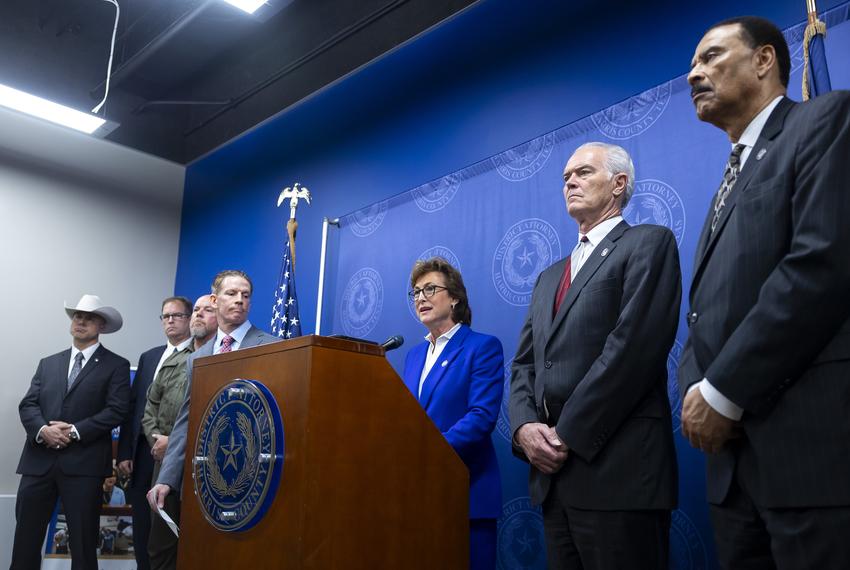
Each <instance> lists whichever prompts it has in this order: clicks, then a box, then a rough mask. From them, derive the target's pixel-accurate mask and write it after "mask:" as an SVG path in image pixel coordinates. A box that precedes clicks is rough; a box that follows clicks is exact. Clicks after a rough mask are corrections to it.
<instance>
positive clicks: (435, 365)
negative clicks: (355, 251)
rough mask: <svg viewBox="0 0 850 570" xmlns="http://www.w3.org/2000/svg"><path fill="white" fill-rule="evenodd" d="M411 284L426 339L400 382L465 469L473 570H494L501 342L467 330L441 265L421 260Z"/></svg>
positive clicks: (453, 282)
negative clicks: (495, 441)
mask: <svg viewBox="0 0 850 570" xmlns="http://www.w3.org/2000/svg"><path fill="white" fill-rule="evenodd" d="M410 285H411V286H412V288H413V289H412V291H411V292H410V296H411V297H412V298H413V303H414V306H415V307H416V314H417V316H418V317H419V320H420V321H421V322H422V324H423V325H425V327H426V328H427V329H428V335H427V336H426V337H425V342H423V343H422V344H419V345H417V346H415V347H413V348H412V349H411V350H410V352H409V353H408V354H407V359H406V360H405V363H404V383H405V384H407V387H408V388H409V389H410V391H411V392H413V395H414V396H416V397H417V398H418V400H419V403H420V404H421V405H422V407H423V408H424V409H425V412H426V413H427V414H428V417H430V418H431V420H433V422H434V423H435V424H436V425H437V427H438V428H439V429H440V431H441V432H442V433H443V436H444V437H445V438H446V440H448V442H449V444H450V445H451V446H452V448H454V450H455V452H456V453H457V454H458V455H459V456H460V458H461V459H462V460H463V462H464V463H465V464H466V467H467V468H468V469H469V519H470V520H469V529H470V539H469V540H470V544H469V547H470V548H469V550H470V567H471V568H474V569H476V570H477V569H481V570H484V569H487V570H492V569H493V568H495V566H496V519H497V518H498V516H499V514H500V513H501V510H502V486H501V479H500V477H499V465H498V463H497V461H496V451H495V449H494V448H493V442H492V441H491V439H490V435H491V434H492V433H493V429H494V428H495V426H496V418H497V416H498V414H499V407H500V406H501V404H502V384H503V380H504V369H503V366H504V362H503V356H502V344H501V343H500V342H499V339H497V338H496V337H494V336H490V335H486V334H481V333H477V332H474V331H473V330H472V329H470V328H469V325H470V324H471V322H472V311H471V309H470V308H469V301H468V299H467V296H466V287H464V285H463V278H462V277H461V275H460V272H459V271H458V270H457V269H455V268H454V267H452V266H451V264H449V262H448V261H446V260H445V259H442V258H439V257H434V258H431V259H429V260H427V261H418V262H417V263H416V265H414V267H413V271H412V272H411V275H410Z"/></svg>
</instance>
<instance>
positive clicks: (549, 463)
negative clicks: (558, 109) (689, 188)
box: [510, 143, 681, 570]
mask: <svg viewBox="0 0 850 570" xmlns="http://www.w3.org/2000/svg"><path fill="white" fill-rule="evenodd" d="M633 188H634V166H633V165H632V161H631V159H630V158H629V155H628V153H626V151H625V150H623V149H622V148H620V147H618V146H614V145H608V144H603V143H588V144H586V145H583V146H581V147H579V149H578V150H576V152H575V153H574V154H573V155H572V157H571V158H570V160H569V161H568V162H567V165H566V167H565V168H564V199H565V201H566V205H567V212H568V213H569V215H570V216H571V217H572V218H573V219H575V220H576V222H578V225H579V242H578V245H576V247H575V249H574V250H573V252H572V254H571V255H570V257H568V258H567V259H563V260H561V261H559V262H558V263H556V264H554V265H553V266H551V267H549V268H548V269H546V270H544V271H543V272H542V273H541V274H540V276H539V277H538V279H537V284H536V285H535V287H534V292H533V294H532V299H531V305H530V307H529V311H528V318H527V319H526V322H525V325H524V326H523V329H522V332H521V334H520V338H519V343H518V348H517V353H516V356H515V357H514V361H513V376H512V379H511V397H510V419H511V430H512V433H513V440H514V450H515V453H517V454H518V455H519V456H520V457H522V458H524V459H526V460H527V461H529V462H530V463H531V474H530V494H531V499H532V501H533V502H534V503H536V504H541V503H542V505H543V522H544V528H545V531H546V545H547V551H548V555H549V566H550V568H576V569H578V568H610V569H618V568H634V569H643V568H646V569H651V570H657V569H660V568H666V567H667V558H668V554H667V551H668V543H669V539H668V533H669V528H670V510H671V509H672V508H674V507H675V505H676V500H677V474H676V456H675V451H674V448H673V437H672V430H671V416H670V404H669V401H668V399H667V366H666V360H667V354H668V352H669V350H670V347H671V346H672V344H673V338H674V335H675V333H676V321H677V317H678V313H679V301H680V298H681V283H680V278H681V276H680V270H679V257H678V251H677V249H676V240H675V238H674V237H673V234H672V232H670V230H668V229H667V228H663V227H660V226H648V225H641V226H634V227H632V226H629V224H628V223H626V222H625V221H624V220H623V218H622V215H621V212H622V210H623V208H624V207H625V205H626V203H627V202H628V200H629V198H630V196H631V193H632V191H633Z"/></svg>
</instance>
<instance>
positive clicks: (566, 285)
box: [552, 256, 572, 319]
mask: <svg viewBox="0 0 850 570" xmlns="http://www.w3.org/2000/svg"><path fill="white" fill-rule="evenodd" d="M571 257H572V256H570V257H568V258H567V264H566V265H565V266H564V276H563V277H561V284H560V285H559V286H558V294H557V295H555V307H554V310H553V311H552V318H553V319H554V318H555V315H557V314H558V309H560V308H561V303H563V302H564V297H566V296H567V291H569V290H570V283H571V282H572V276H571V275H570V273H571V267H570V266H571V265H572V261H571Z"/></svg>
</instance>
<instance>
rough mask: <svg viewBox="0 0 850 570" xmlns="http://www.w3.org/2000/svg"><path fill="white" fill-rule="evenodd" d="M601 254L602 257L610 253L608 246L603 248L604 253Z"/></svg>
mask: <svg viewBox="0 0 850 570" xmlns="http://www.w3.org/2000/svg"><path fill="white" fill-rule="evenodd" d="M601 255H602V257H605V256H606V255H608V248H607V247H606V248H605V249H603V250H602V254H601Z"/></svg>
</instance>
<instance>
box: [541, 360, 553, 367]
mask: <svg viewBox="0 0 850 570" xmlns="http://www.w3.org/2000/svg"><path fill="white" fill-rule="evenodd" d="M543 366H545V367H546V368H552V361H551V360H547V361H546V362H544V363H543Z"/></svg>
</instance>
